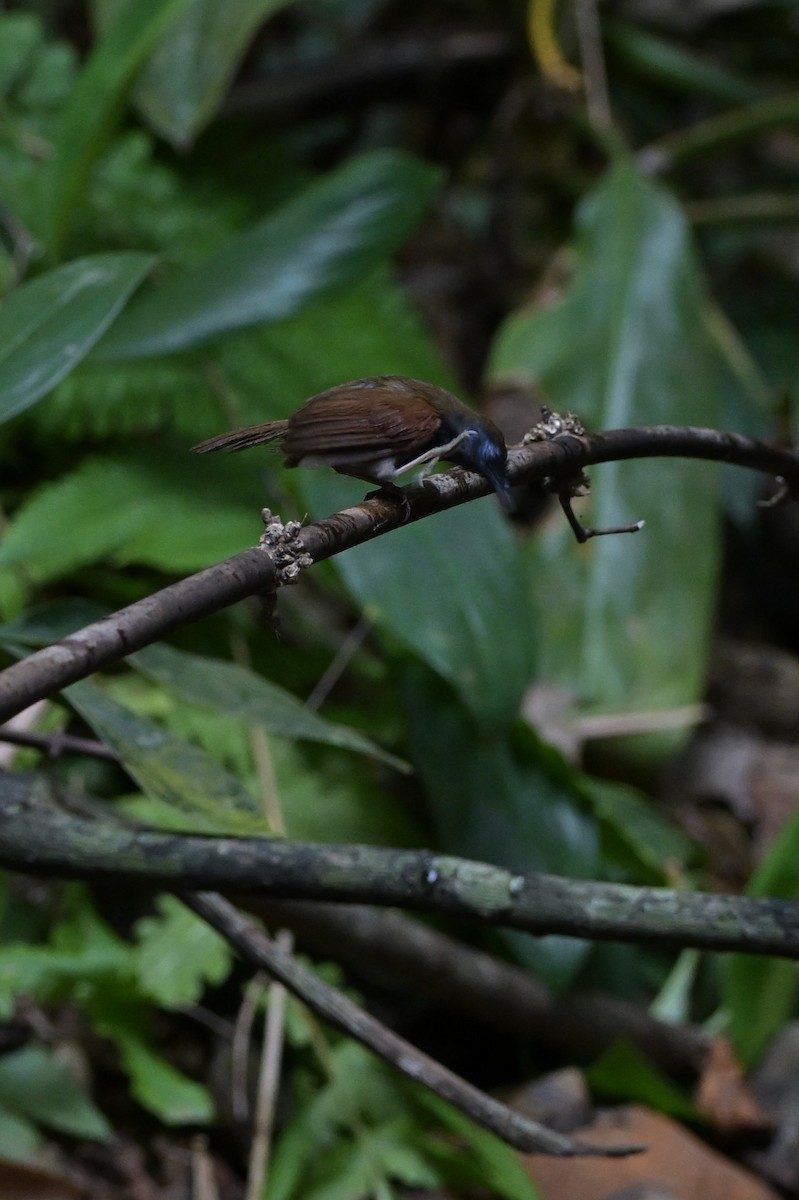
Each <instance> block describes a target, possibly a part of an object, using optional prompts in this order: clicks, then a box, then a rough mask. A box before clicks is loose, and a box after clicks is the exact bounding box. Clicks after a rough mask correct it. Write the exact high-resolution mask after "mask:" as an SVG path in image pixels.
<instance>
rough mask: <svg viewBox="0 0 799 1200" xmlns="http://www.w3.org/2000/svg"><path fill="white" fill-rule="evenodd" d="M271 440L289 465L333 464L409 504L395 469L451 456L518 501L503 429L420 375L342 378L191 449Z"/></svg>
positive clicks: (506, 503)
mask: <svg viewBox="0 0 799 1200" xmlns="http://www.w3.org/2000/svg"><path fill="white" fill-rule="evenodd" d="M269 442H274V443H276V444H278V445H279V448H280V450H281V451H282V453H283V457H284V461H285V464H286V466H289V467H332V468H333V470H334V471H337V472H338V473H339V474H340V475H349V476H352V477H354V478H355V479H363V480H365V481H366V482H367V483H375V484H377V485H378V489H379V491H381V492H388V493H392V494H394V495H397V494H399V495H400V497H401V498H402V499H403V502H404V503H406V505H407V501H405V497H404V492H403V491H402V489H401V488H400V487H399V486H398V485H397V484H396V483H395V480H396V478H397V476H398V475H401V474H402V473H403V472H405V471H409V470H411V469H412V468H413V467H419V466H427V468H428V470H429V469H430V466H431V464H433V463H435V462H436V461H437V460H438V459H439V458H442V459H446V460H447V461H448V462H451V463H454V464H455V465H456V466H459V467H464V468H465V469H466V470H468V471H476V472H477V473H478V474H480V475H482V476H483V477H484V478H485V479H487V480H488V482H489V483H490V484H491V486H492V488H493V489H494V491H495V492H496V494H497V496H498V497H499V499H500V502H501V503H502V506H503V508H505V509H506V510H508V511H510V510H511V509H512V507H513V503H512V499H511V487H510V483H509V481H508V474H507V465H508V451H507V447H506V445H505V439H504V437H503V436H502V433H501V432H500V430H499V429H498V428H497V427H496V425H494V423H493V422H492V421H489V420H487V419H486V418H485V417H482V416H480V414H479V413H476V412H475V411H474V410H473V409H471V408H468V407H467V406H466V405H465V404H463V403H462V401H460V400H459V399H458V398H457V397H456V396H453V395H452V393H451V392H448V391H447V390H446V389H445V388H442V387H438V386H437V385H436V384H434V383H425V382H424V381H423V380H420V379H409V378H407V377H406V376H404V375H377V376H373V377H370V378H368V379H355V380H352V381H351V382H350V383H341V384H338V385H337V386H336V387H331V388H328V389H327V390H326V391H324V392H320V393H319V394H318V395H316V396H312V397H311V398H310V400H306V402H305V404H303V405H302V407H301V408H299V409H298V410H297V411H296V412H295V413H294V414H293V415H292V416H290V417H289V418H288V419H286V420H280V421H266V422H264V423H262V424H260V425H248V426H245V427H244V428H243V429H233V430H231V431H230V432H229V433H221V434H217V436H216V437H211V438H208V439H207V440H206V441H204V442H199V443H198V444H197V445H196V446H193V447H192V449H193V450H194V451H196V452H197V453H198V454H207V453H209V452H214V451H217V450H247V449H249V447H250V446H259V445H261V444H264V443H269Z"/></svg>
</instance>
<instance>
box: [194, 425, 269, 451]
mask: <svg viewBox="0 0 799 1200" xmlns="http://www.w3.org/2000/svg"><path fill="white" fill-rule="evenodd" d="M288 427H289V423H288V421H265V422H264V424H263V425H246V426H245V427H244V428H243V429H232V430H231V431H230V432H229V433H218V434H217V435H216V437H212V438H208V439H207V440H206V441H204V442H198V443H197V445H196V446H192V450H194V451H196V452H197V454H210V453H212V452H213V451H215V450H248V449H249V448H250V446H260V445H261V444H262V443H263V442H275V441H279V440H280V439H281V438H284V437H285V436H286V434H287V432H288Z"/></svg>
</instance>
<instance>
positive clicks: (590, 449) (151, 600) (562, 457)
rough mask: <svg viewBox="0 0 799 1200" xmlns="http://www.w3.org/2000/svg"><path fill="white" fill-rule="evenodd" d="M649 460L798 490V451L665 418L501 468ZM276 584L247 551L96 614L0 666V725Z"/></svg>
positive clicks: (387, 525)
mask: <svg viewBox="0 0 799 1200" xmlns="http://www.w3.org/2000/svg"><path fill="white" fill-rule="evenodd" d="M654 457H669V458H677V457H682V458H701V459H709V460H712V461H717V462H727V463H735V464H737V465H739V466H742V467H749V468H751V469H753V470H757V471H764V472H766V473H768V474H771V475H774V476H776V477H777V478H778V479H780V480H782V481H783V482H784V484H785V487H786V489H787V492H788V494H792V493H795V492H797V491H799V456H797V455H796V454H793V453H792V452H790V451H788V450H781V449H778V448H775V447H772V446H767V445H766V444H765V443H763V442H758V441H756V440H755V439H754V438H748V437H744V436H742V435H741V434H731V433H719V432H718V431H716V430H713V429H695V428H688V427H685V428H683V427H679V426H671V425H659V426H652V427H650V428H645V429H617V430H610V431H608V432H606V433H596V434H590V435H577V434H574V433H569V434H564V435H560V436H558V437H555V438H552V439H551V440H549V441H539V442H533V443H531V444H530V445H526V446H521V447H517V448H516V449H514V450H512V451H511V454H510V459H509V471H508V474H509V477H510V479H511V482H512V483H513V484H521V483H535V482H539V483H540V482H542V481H544V480H547V479H551V478H553V477H554V478H556V479H557V478H558V477H568V476H570V475H573V474H574V472H575V471H579V470H580V469H582V468H583V467H586V466H589V465H591V464H592V463H601V462H610V461H611V460H614V459H630V458H654ZM490 490H491V488H490V485H489V484H488V483H487V482H486V480H485V479H483V478H482V476H479V475H474V474H472V473H470V472H468V471H462V470H457V469H456V470H453V471H447V472H445V473H444V474H441V475H434V476H429V477H427V478H426V479H423V480H420V481H418V482H416V483H413V484H411V485H410V486H409V487H408V488H406V489H404V491H405V496H406V498H407V505H406V504H403V503H402V502H401V501H396V500H393V499H387V498H385V497H375V498H372V499H369V500H366V501H363V502H362V503H361V504H358V505H355V506H354V507H352V508H347V509H344V510H343V511H342V512H338V513H334V514H333V515H332V516H330V517H325V518H324V519H323V520H321V521H316V522H314V523H313V524H311V525H308V526H306V527H305V528H304V529H303V530H302V533H301V536H300V538H299V539H298V550H300V551H303V552H305V553H306V554H308V555H310V557H311V559H312V560H313V562H319V561H320V560H321V559H324V558H330V557H331V556H332V555H334V554H339V553H340V552H341V551H342V550H348V549H349V548H350V547H351V546H357V545H360V544H361V543H362V542H367V541H370V540H371V539H372V538H374V537H378V536H379V535H382V534H384V533H388V532H389V531H390V530H392V529H396V528H398V527H399V526H400V525H403V524H405V523H406V522H410V521H418V520H421V519H422V518H423V517H427V516H430V515H431V514H432V513H435V512H442V511H443V510H444V509H448V508H453V507H455V506H456V505H458V504H463V503H465V502H466V501H468V500H474V499H477V497H479V496H485V495H487V494H488V493H489V492H490ZM406 509H407V515H406ZM281 582H284V581H283V580H281V578H280V577H279V573H278V571H277V570H276V567H275V562H274V560H273V558H272V556H271V555H270V554H269V553H268V552H264V550H263V549H258V548H255V549H253V548H251V549H248V550H244V551H242V552H241V553H240V554H236V555H234V556H233V558H229V559H227V560H226V561H225V562H223V563H219V564H218V565H216V566H213V567H208V568H207V569H206V570H204V571H200V572H199V573H198V574H196V575H191V576H189V577H188V578H187V579H182V580H180V581H179V582H178V583H173V584H171V585H170V586H169V587H167V588H164V589H163V590H162V591H160V592H156V593H154V594H153V595H151V596H147V597H145V598H144V599H143V600H138V601H136V602H135V603H134V604H130V605H128V606H127V608H123V609H121V610H120V611H119V612H117V613H113V614H111V615H109V616H107V617H105V618H103V620H101V621H95V622H93V623H92V624H91V625H87V626H86V627H85V628H84V629H81V630H78V631H77V632H76V633H74V634H72V635H70V637H68V638H64V639H63V640H62V641H60V642H56V643H55V644H54V645H52V646H48V647H46V648H45V649H43V650H39V651H37V652H36V653H34V654H31V655H30V656H29V657H28V658H26V659H24V660H23V661H21V662H19V663H15V664H14V665H13V666H10V667H8V668H7V669H6V670H5V671H3V672H0V722H4V721H7V720H8V719H9V718H10V717H12V716H14V715H15V714H16V713H18V712H21V711H22V710H23V709H24V708H27V707H28V706H29V705H30V704H33V703H34V702H35V701H37V700H42V699H46V698H47V697H49V696H52V695H53V694H54V693H55V692H58V691H60V690H61V689H62V688H64V687H67V686H68V685H69V684H70V683H75V682H76V680H78V679H84V678H85V677H86V676H87V675H90V674H91V673H92V672H93V671H97V670H99V669H101V668H102V667H106V666H109V665H110V664H111V663H114V662H118V661H119V660H120V659H122V658H124V657H125V656H126V655H127V654H130V653H132V652H133V651H134V650H139V649H141V647H142V646H146V645H149V643H150V642H154V641H156V640H157V639H158V638H160V637H163V636H164V635H166V634H168V633H171V632H172V631H173V630H175V629H180V628H182V627H183V626H184V625H189V624H191V623H192V622H193V621H197V620H199V619H200V618H201V617H205V616H209V615H210V614H211V613H215V612H218V611H219V610H220V609H222V608H225V607H226V606H227V605H229V604H233V603H235V602H236V601H237V600H242V599H244V597H246V596H252V595H257V594H264V593H267V592H271V591H273V590H274V589H275V588H276V587H278V586H280V584H281Z"/></svg>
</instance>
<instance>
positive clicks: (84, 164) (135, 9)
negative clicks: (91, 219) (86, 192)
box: [41, 0, 186, 253]
mask: <svg viewBox="0 0 799 1200" xmlns="http://www.w3.org/2000/svg"><path fill="white" fill-rule="evenodd" d="M185 3H186V0H149V2H148V3H147V4H137V3H128V4H126V5H125V7H124V9H123V10H122V11H121V12H120V14H119V16H118V18H117V19H116V20H115V21H114V23H113V25H112V26H111V28H110V29H109V30H108V32H107V34H106V35H105V37H103V39H102V40H101V42H100V43H99V44H98V45H97V46H96V47H95V49H94V51H93V52H92V55H91V57H90V58H89V61H88V62H87V64H86V66H85V67H84V69H83V71H82V72H81V74H80V77H79V79H78V82H77V84H76V86H75V88H74V89H73V91H72V94H71V95H70V97H69V100H68V102H67V104H66V106H65V107H64V109H63V111H62V113H61V117H60V120H59V123H58V127H57V129H56V133H55V136H54V138H53V156H52V160H51V162H50V164H49V168H48V172H47V174H48V178H47V180H46V181H43V186H42V189H41V194H42V201H43V206H44V214H43V231H44V241H45V244H46V245H47V247H48V249H49V250H50V251H51V252H53V253H57V251H58V248H59V246H60V244H61V242H62V239H63V236H64V233H65V231H66V229H67V226H68V224H69V222H70V220H71V219H72V218H73V216H74V214H75V210H76V202H77V200H78V197H79V195H80V191H81V188H82V187H83V185H84V183H85V181H86V178H87V176H88V174H89V171H90V170H91V167H92V164H93V163H94V162H95V161H96V159H97V158H98V156H99V155H100V153H101V152H102V150H103V149H104V148H105V145H106V142H107V138H108V135H109V133H110V132H111V130H112V129H113V127H114V124H115V121H116V118H117V115H118V113H119V110H120V108H121V106H122V103H123V100H124V98H125V93H126V91H127V89H128V87H129V85H130V82H131V80H132V79H133V77H134V75H135V73H136V71H137V70H138V69H139V67H140V66H141V65H142V63H143V62H144V60H145V58H146V57H147V55H148V54H149V52H150V50H151V49H152V48H153V46H154V45H155V43H156V41H157V40H158V38H159V37H160V35H161V34H162V33H163V31H164V30H165V29H166V28H167V26H168V25H169V23H170V21H172V20H174V19H175V17H176V15H177V14H178V13H179V12H180V10H181V9H182V8H183V7H184V5H185Z"/></svg>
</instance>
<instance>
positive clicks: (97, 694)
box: [65, 680, 266, 834]
mask: <svg viewBox="0 0 799 1200" xmlns="http://www.w3.org/2000/svg"><path fill="white" fill-rule="evenodd" d="M65 696H66V697H67V699H68V700H69V702H70V704H72V705H73V706H74V707H75V708H76V709H77V710H78V712H79V713H80V714H81V716H82V717H83V719H84V720H85V721H86V722H87V723H88V724H89V725H90V726H91V727H92V729H93V730H94V732H95V733H96V734H97V736H98V737H99V738H101V739H102V740H103V741H104V742H105V743H106V744H107V745H109V746H111V747H112V748H113V749H114V750H115V751H116V752H117V754H118V755H119V757H120V759H121V760H122V765H123V766H124V767H125V770H126V771H128V773H129V774H130V775H131V777H132V778H133V779H135V780H136V782H137V783H138V785H139V787H140V788H141V789H142V791H143V792H144V793H145V795H146V796H148V797H151V798H152V799H154V800H156V801H159V802H160V803H161V804H163V805H166V806H167V811H168V812H170V813H174V814H175V815H176V816H178V817H179V818H180V823H181V826H182V827H183V828H185V827H186V825H187V824H188V823H190V824H191V825H192V826H194V827H196V828H197V829H198V830H201V831H202V832H204V833H211V832H213V833H231V834H255V833H261V834H263V833H264V832H265V831H266V822H265V820H264V818H263V817H262V816H261V815H260V813H259V810H258V805H257V803H256V801H255V800H254V798H253V796H252V795H251V794H250V792H248V791H247V789H246V788H245V787H244V786H243V785H242V784H241V783H239V781H238V780H237V779H236V778H235V776H233V775H231V774H229V772H227V771H225V770H224V769H223V768H222V767H221V766H220V765H219V763H217V762H216V760H215V759H213V758H211V757H210V756H209V755H207V754H204V753H203V751H202V750H199V749H198V748H197V747H196V746H193V745H191V743H189V742H185V741H183V740H182V739H181V738H177V737H174V736H173V735H172V734H171V733H169V732H168V731H167V730H166V729H163V728H162V727H161V726H160V725H156V724H155V722H154V721H149V720H146V719H145V718H144V717H140V716H137V715H136V714H135V713H134V712H132V711H131V710H130V709H127V708H124V707H123V706H122V705H121V704H117V703H116V702H115V701H114V700H112V699H111V698H110V697H108V696H106V695H104V694H103V692H102V691H100V689H99V688H97V687H95V686H94V684H91V683H87V682H86V681H85V680H84V681H83V682H81V683H74V684H73V685H72V686H71V687H70V688H68V689H67V690H66V692H65ZM187 818H188V821H187Z"/></svg>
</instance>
